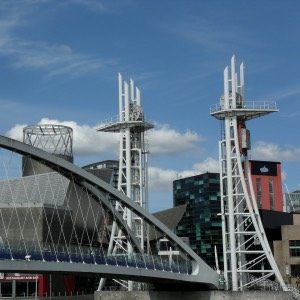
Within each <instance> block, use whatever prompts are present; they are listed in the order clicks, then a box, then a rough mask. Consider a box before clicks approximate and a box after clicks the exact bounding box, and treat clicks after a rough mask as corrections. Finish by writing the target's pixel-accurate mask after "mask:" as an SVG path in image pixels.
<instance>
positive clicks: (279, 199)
mask: <svg viewBox="0 0 300 300" xmlns="http://www.w3.org/2000/svg"><path fill="white" fill-rule="evenodd" d="M250 164H251V161H250ZM251 177H252V183H253V188H254V193H255V196H256V197H257V191H256V179H257V178H260V179H261V185H262V209H267V210H271V204H270V194H269V179H273V182H274V202H275V205H274V206H275V207H274V210H275V211H281V212H282V211H283V195H282V181H281V165H280V163H277V176H266V175H263V176H261V175H251Z"/></svg>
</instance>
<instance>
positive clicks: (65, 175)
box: [0, 136, 218, 289]
mask: <svg viewBox="0 0 300 300" xmlns="http://www.w3.org/2000/svg"><path fill="white" fill-rule="evenodd" d="M24 160H26V163H27V167H28V163H29V164H30V163H31V164H32V170H33V171H32V173H31V174H29V175H28V174H26V176H24V169H23V168H24ZM38 164H42V165H43V166H45V167H46V168H47V170H48V171H47V172H43V173H41V172H39V169H38V168H37V167H36V166H38ZM35 168H36V169H35ZM116 201H118V202H120V203H121V204H122V205H123V206H124V207H126V208H127V209H129V210H130V211H131V212H132V213H134V214H135V215H137V216H139V217H140V218H141V219H142V220H143V221H144V222H145V224H146V226H145V228H147V231H148V232H149V231H151V232H152V235H154V236H155V235H156V236H157V237H159V236H160V237H161V236H163V237H165V238H166V239H167V240H168V241H169V246H168V247H169V250H171V252H172V251H173V250H174V251H176V253H179V255H176V256H173V257H167V258H163V257H162V256H159V255H158V249H157V248H156V246H150V247H144V248H145V249H146V250H145V249H142V248H141V244H140V243H139V241H138V240H137V239H136V237H135V235H134V233H133V232H132V230H131V229H130V228H129V227H128V225H127V224H126V222H125V221H124V219H123V218H122V215H121V214H120V213H119V212H118V211H117V210H116V209H115V202H116ZM113 222H116V223H117V224H118V226H119V228H120V229H121V231H122V233H123V235H124V236H125V237H126V239H127V240H128V242H129V243H130V244H131V245H132V247H133V249H134V251H133V253H132V254H131V255H124V254H121V253H117V252H115V253H112V254H111V255H107V246H108V242H109V239H110V234H111V226H112V223H113ZM0 271H1V272H20V273H25V272H26V273H49V272H51V273H55V272H63V273H90V274H92V273H94V274H99V275H100V276H103V277H106V278H118V279H124V280H133V281H139V282H152V283H154V284H155V283H157V282H158V283H166V284H168V283H169V284H171V283H172V282H173V283H174V282H176V284H179V285H180V284H182V285H190V286H193V287H194V288H199V289H209V288H213V289H214V288H216V287H217V285H218V274H217V272H216V271H214V270H213V269H211V268H210V267H209V266H208V265H207V264H206V263H205V262H204V261H203V260H202V259H201V258H200V257H199V256H197V255H196V253H195V252H194V251H193V250H192V249H190V248H189V247H188V246H187V245H186V244H185V243H184V242H183V241H182V240H181V239H180V238H178V237H177V236H176V235H175V234H174V233H173V232H171V231H170V230H169V229H168V228H167V227H166V226H165V225H164V224H162V223H161V222H160V221H159V220H157V219H156V218H155V217H154V216H153V215H151V214H149V213H148V212H146V211H145V210H144V209H143V208H142V207H140V206H139V205H137V204H136V203H134V202H133V201H131V200H130V199H129V198H128V197H127V196H126V195H125V194H124V193H122V192H120V191H118V190H116V189H114V188H113V187H112V186H111V185H110V184H108V183H106V182H104V181H103V180H101V179H99V178H98V177H96V176H94V175H92V174H91V173H89V172H87V171H85V170H83V169H81V168H80V167H77V166H76V165H74V164H73V163H71V162H69V161H66V160H65V159H62V158H60V157H59V156H57V155H54V154H49V153H48V152H45V151H43V150H41V149H39V148H36V147H33V146H31V145H28V144H25V143H22V142H19V141H16V140H13V139H10V138H7V137H4V136H0Z"/></svg>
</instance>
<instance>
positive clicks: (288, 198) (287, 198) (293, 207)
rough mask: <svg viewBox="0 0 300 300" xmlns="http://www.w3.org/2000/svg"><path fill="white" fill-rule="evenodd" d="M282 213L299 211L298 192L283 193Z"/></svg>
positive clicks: (299, 198) (299, 192) (299, 199)
mask: <svg viewBox="0 0 300 300" xmlns="http://www.w3.org/2000/svg"><path fill="white" fill-rule="evenodd" d="M283 199H284V211H286V212H299V211H300V190H296V191H294V192H291V193H284V195H283Z"/></svg>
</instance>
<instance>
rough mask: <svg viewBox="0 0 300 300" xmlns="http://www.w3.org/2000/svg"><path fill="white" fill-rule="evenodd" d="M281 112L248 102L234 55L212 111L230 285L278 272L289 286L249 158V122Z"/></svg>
mask: <svg viewBox="0 0 300 300" xmlns="http://www.w3.org/2000/svg"><path fill="white" fill-rule="evenodd" d="M276 111H278V109H277V107H276V103H274V102H246V101H245V81H244V64H243V63H242V64H241V65H240V72H239V74H237V72H236V60H235V56H233V57H232V59H231V66H230V67H228V66H227V67H226V68H225V70H224V95H223V96H222V97H221V99H220V104H217V105H214V106H213V107H211V111H210V114H211V115H212V116H214V117H215V118H217V119H218V120H221V122H222V132H221V141H220V143H219V155H220V157H219V160H220V182H221V217H222V235H223V255H224V277H225V280H226V284H227V289H232V290H233V291H239V290H244V289H247V288H251V287H252V288H253V287H255V286H257V284H259V282H261V281H263V280H265V279H266V278H269V277H271V276H273V275H275V278H276V280H277V281H278V282H279V284H280V286H281V288H282V289H283V290H284V291H286V290H287V287H286V285H285V283H284V281H283V279H282V276H281V274H280V272H279V269H278V267H277V264H276V262H275V260H274V257H273V254H272V252H271V249H270V246H269V243H268V240H267V237H266V234H265V231H264V228H263V225H262V222H261V219H260V216H259V211H258V206H257V202H256V198H255V194H254V189H253V184H252V181H251V173H250V167H249V162H248V150H250V147H251V146H250V132H249V130H248V129H247V128H246V121H248V120H250V119H254V118H257V117H260V116H264V115H267V114H269V113H272V112H276Z"/></svg>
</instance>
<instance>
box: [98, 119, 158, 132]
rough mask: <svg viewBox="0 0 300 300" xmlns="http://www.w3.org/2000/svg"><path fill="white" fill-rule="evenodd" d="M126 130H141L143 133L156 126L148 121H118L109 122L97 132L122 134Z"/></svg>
mask: <svg viewBox="0 0 300 300" xmlns="http://www.w3.org/2000/svg"><path fill="white" fill-rule="evenodd" d="M126 128H139V129H140V131H141V132H143V131H146V130H149V129H152V128H154V125H153V124H151V123H150V122H146V121H127V122H126V121H116V122H109V123H106V124H104V125H103V126H101V127H99V128H98V129H97V131H104V132H120V131H121V130H123V129H126Z"/></svg>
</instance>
